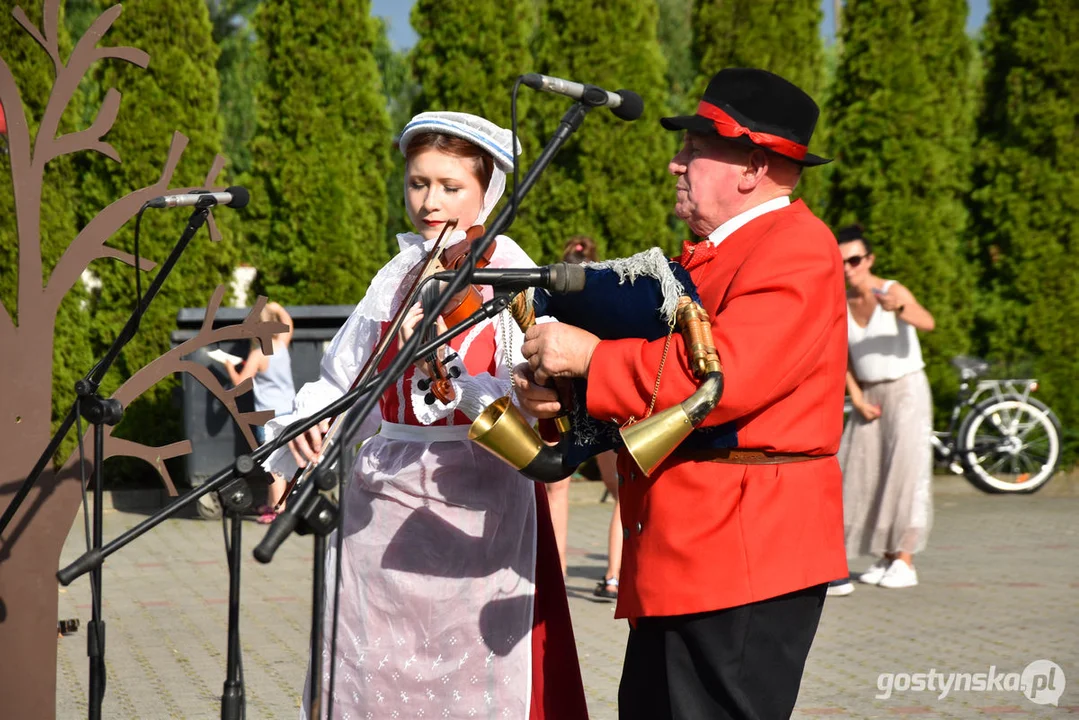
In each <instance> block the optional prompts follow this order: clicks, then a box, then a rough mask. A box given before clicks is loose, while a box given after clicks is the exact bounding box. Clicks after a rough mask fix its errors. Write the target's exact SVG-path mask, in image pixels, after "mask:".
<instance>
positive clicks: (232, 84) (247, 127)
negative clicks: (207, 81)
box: [207, 0, 259, 175]
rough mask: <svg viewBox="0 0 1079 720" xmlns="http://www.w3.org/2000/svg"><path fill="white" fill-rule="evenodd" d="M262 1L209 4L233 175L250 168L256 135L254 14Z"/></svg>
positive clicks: (223, 0) (231, 0)
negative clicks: (218, 52) (251, 19)
mask: <svg viewBox="0 0 1079 720" xmlns="http://www.w3.org/2000/svg"><path fill="white" fill-rule="evenodd" d="M258 2H259V0H207V6H208V7H209V9H210V22H211V23H212V24H213V28H214V34H213V37H214V42H215V43H217V45H218V47H219V48H220V49H221V54H220V56H219V57H218V59H217V73H218V76H219V77H220V78H221V103H220V108H221V116H222V118H223V120H224V128H225V136H224V151H223V152H224V154H225V155H226V156H227V157H228V159H229V162H230V165H231V169H232V171H233V173H234V174H237V175H239V174H242V173H245V172H247V171H248V170H249V169H250V168H251V150H250V148H249V147H248V143H250V141H251V137H252V136H253V135H254V134H255V88H256V87H257V86H258V82H259V66H258V64H257V63H256V61H255V33H254V29H253V28H252V26H251V21H250V18H251V14H252V13H253V12H254V10H255V7H256V6H257V5H258Z"/></svg>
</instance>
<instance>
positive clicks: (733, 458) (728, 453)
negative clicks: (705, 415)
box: [677, 448, 833, 465]
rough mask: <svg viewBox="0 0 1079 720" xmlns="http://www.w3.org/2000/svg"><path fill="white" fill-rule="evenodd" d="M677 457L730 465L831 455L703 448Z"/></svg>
mask: <svg viewBox="0 0 1079 720" xmlns="http://www.w3.org/2000/svg"><path fill="white" fill-rule="evenodd" d="M677 455H678V457H680V458H683V459H685V460H695V461H697V462H717V463H730V464H732V465H783V464H786V463H796V462H808V461H810V460H822V459H824V458H829V457H833V456H832V455H808V454H806V453H784V452H772V451H771V450H743V449H741V448H716V449H705V450H686V451H683V452H679V453H677Z"/></svg>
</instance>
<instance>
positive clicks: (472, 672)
mask: <svg viewBox="0 0 1079 720" xmlns="http://www.w3.org/2000/svg"><path fill="white" fill-rule="evenodd" d="M399 240H400V241H401V246H402V253H401V254H400V255H398V256H397V258H395V259H394V260H392V261H391V262H390V263H389V264H388V265H387V266H386V268H384V269H383V270H382V271H380V273H379V275H378V276H376V278H375V280H373V281H372V290H370V291H369V292H368V296H367V297H365V299H364V301H363V302H361V303H360V305H359V306H357V308H356V310H355V311H354V312H353V314H352V316H351V317H350V318H349V320H348V321H347V322H346V323H345V325H344V326H343V327H342V328H341V330H340V331H339V332H338V334H337V336H336V337H335V338H334V340H333V343H332V344H331V346H330V348H329V349H328V350H327V352H326V354H325V356H324V358H323V360H322V366H321V377H320V379H319V380H318V381H316V382H313V383H309V384H307V385H305V386H304V387H303V388H302V389H301V390H300V392H299V393H298V395H297V398H296V404H295V410H294V412H293V413H292V414H290V415H286V416H282V417H277V418H274V420H272V421H271V422H270V423H269V424H268V425H267V430H268V435H269V436H270V437H274V436H276V435H277V434H278V433H280V431H281V429H282V428H284V427H285V426H287V425H288V424H289V423H290V422H293V421H295V420H296V419H298V418H300V417H306V416H308V415H310V414H312V413H314V412H315V411H317V410H319V409H321V408H323V407H325V406H326V405H327V404H328V403H330V402H332V401H333V400H335V399H337V398H339V397H341V396H342V395H343V394H344V393H345V391H346V390H347V389H348V388H349V387H350V385H351V383H352V381H353V379H354V378H355V377H356V376H357V374H358V373H359V370H360V369H361V367H362V366H363V364H364V362H365V361H366V360H367V358H368V357H369V356H370V355H371V353H372V351H373V348H374V346H375V344H376V342H377V340H378V338H379V335H380V334H381V331H382V328H383V326H384V325H385V324H387V322H386V321H387V320H388V319H389V318H390V317H391V316H392V314H393V313H394V312H396V309H397V307H396V306H397V304H399V303H400V302H401V298H400V296H399V295H393V294H391V295H390V297H386V294H385V288H387V287H400V286H401V285H402V283H404V284H405V286H406V287H407V285H408V282H407V275H408V273H409V272H411V271H412V270H413V269H414V268H415V266H416V264H417V263H418V261H419V259H420V258H422V257H423V255H424V250H425V248H426V249H429V248H430V246H431V242H427V243H423V241H422V238H420V237H419V236H418V235H403V236H399ZM532 266H534V263H532V261H531V260H530V259H529V258H528V256H527V255H526V254H525V253H524V252H523V251H522V250H521V249H520V248H519V247H518V246H517V244H516V243H514V242H513V241H512V240H510V239H509V238H506V237H499V238H498V245H497V247H496V250H495V252H494V255H493V257H492V259H491V267H495V268H497V267H532ZM379 288H381V289H382V293H381V294H378V295H377V296H375V297H372V292H376V291H377V290H378V289H379ZM487 295H488V297H489V291H488V293H487ZM521 343H522V335H521V331H520V330H519V329H518V328H517V327H516V326H515V323H514V322H513V320H512V319H511V318H510V317H509V314H508V313H503V314H502V315H501V316H500V317H498V318H495V319H492V320H488V321H486V322H484V323H483V324H481V325H479V326H477V327H475V328H473V329H472V330H471V331H469V332H467V333H465V334H464V335H463V336H458V338H456V339H455V340H454V341H453V342H452V343H451V347H453V348H454V349H455V350H456V351H457V354H458V355H459V357H458V359H456V360H454V361H453V363H452V364H455V365H456V366H457V367H458V368H459V369H460V370H461V375H460V377H458V378H457V379H455V380H453V384H454V387H455V389H456V394H457V399H456V400H455V401H454V402H452V403H451V404H450V405H443V404H441V403H439V402H437V401H436V402H435V404H433V405H429V404H427V402H425V399H424V396H425V395H426V393H425V392H424V391H423V390H421V389H419V388H418V387H417V381H418V380H420V379H422V376H421V377H416V375H417V371H416V370H415V368H411V369H410V370H409V372H408V373H406V375H405V376H404V377H403V378H401V379H400V380H398V381H397V383H396V384H395V385H394V386H392V387H391V388H390V389H389V390H388V391H387V392H386V393H385V394H384V395H383V397H382V398H381V402H380V404H379V408H378V410H376V412H374V413H372V415H371V417H369V418H368V419H367V421H366V422H365V423H364V424H363V427H362V428H361V431H360V436H359V437H358V438H356V440H357V441H360V440H364V439H366V440H367V441H366V442H365V443H364V444H363V446H362V448H361V449H360V450H359V453H358V456H357V458H356V462H355V465H354V468H353V472H352V476H351V482H349V483H348V486H347V489H346V491H345V496H344V497H343V498H342V503H341V505H342V513H343V515H344V519H343V526H342V527H343V533H344V545H343V548H344V549H343V553H344V558H343V563H342V592H341V599H340V603H341V605H340V614H339V634H338V643H337V658H336V664H337V670H336V687H335V688H334V717H335V718H346V719H350V720H359V719H367V718H371V719H374V718H378V719H380V720H381V719H383V718H520V719H523V718H527V717H528V715H529V702H530V693H531V672H532V666H531V663H532V647H531V637H530V633H531V629H532V624H533V601H534V591H535V586H534V577H535V558H536V523H537V520H536V498H535V487H534V484H533V483H532V482H531V481H530V480H528V479H526V478H524V477H523V476H521V475H520V474H519V473H517V472H516V471H514V470H513V469H512V468H511V467H509V466H508V465H506V464H505V463H503V462H502V461H500V460H498V459H496V458H495V457H493V456H492V455H490V454H489V453H487V452H486V451H485V450H484V449H482V448H481V447H479V446H477V445H475V444H474V443H471V442H470V441H468V440H467V431H468V425H469V422H470V421H469V417H470V416H472V415H474V414H476V413H477V412H478V411H479V410H480V409H482V408H483V407H485V406H486V405H487V404H489V403H490V402H492V401H493V400H495V399H496V398H498V397H501V396H503V395H506V394H507V393H508V392H509V390H510V371H511V369H512V366H513V365H514V364H516V363H517V362H520V361H521V356H520V345H521ZM507 349H508V352H507ZM387 355H393V352H392V351H391V352H390V353H387ZM383 364H384V365H385V364H386V363H385V362H384V363H383ZM376 431H377V434H376ZM368 438H369V439H368ZM267 467H268V468H271V469H273V470H274V471H275V472H278V473H281V474H283V475H285V476H291V475H292V474H293V472H294V471H295V465H294V463H293V461H292V457H291V454H290V453H289V452H288V449H287V448H282V449H281V450H279V451H278V452H276V453H275V454H274V455H273V456H271V458H270V459H269V460H268V461H267ZM334 544H335V538H333V537H331V539H330V542H329V545H330V547H331V551H330V553H328V554H329V558H328V562H327V578H328V581H327V605H328V607H327V608H326V618H327V619H326V625H325V627H326V644H325V649H324V651H323V667H322V673H323V679H324V683H325V684H326V685H327V686H328V684H329V663H328V659H329V652H330V651H329V647H330V645H329V634H330V629H331V627H332V625H331V622H332V617H331V611H332V607H331V606H332V602H333V601H332V598H333V577H332V575H333V568H334V557H333V550H332V548H333V547H334ZM309 671H310V669H309ZM327 691H328V688H327ZM306 697H307V693H306V692H305V693H304V702H305V703H306ZM325 697H326V696H325V695H324V700H323V712H325V704H326V702H327V700H326V699H325ZM302 716H303V717H306V716H307V715H306V711H304V712H303V714H302Z"/></svg>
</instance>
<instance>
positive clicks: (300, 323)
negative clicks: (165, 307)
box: [171, 305, 354, 496]
mask: <svg viewBox="0 0 1079 720" xmlns="http://www.w3.org/2000/svg"><path fill="white" fill-rule="evenodd" d="M353 307H354V306H352V305H297V306H294V307H287V308H285V309H286V310H288V313H289V315H291V316H292V321H293V323H294V324H295V330H294V332H293V334H292V343H291V345H290V346H289V354H290V355H291V356H292V381H293V383H295V385H296V389H297V390H299V389H300V388H301V387H302V386H303V384H304V383H307V382H310V381H312V380H317V379H318V374H319V363H320V362H321V361H322V354H323V352H324V351H325V349H326V347H327V345H329V342H330V341H331V340H332V339H333V337H334V335H336V334H337V331H338V329H340V327H341V326H342V325H344V323H345V320H347V319H348V316H349V315H350V314H351V313H352V310H353ZM250 311H251V310H250V308H221V309H220V310H218V312H217V317H216V318H214V327H224V326H228V325H236V324H239V323H241V322H243V320H244V318H246V317H247V315H248V314H249V313H250ZM205 316H206V309H205V308H184V309H183V310H181V311H180V312H179V313H177V316H176V325H177V329H176V330H174V331H173V333H172V337H171V340H172V346H173V347H176V346H177V345H179V344H180V343H182V342H185V341H187V340H190V339H191V338H193V337H194V336H195V335H197V334H198V332H199V328H201V327H202V321H203V319H204V318H205ZM215 348H220V349H222V350H224V351H225V352H227V353H231V354H233V355H237V356H239V357H242V358H246V357H247V354H248V352H249V350H250V341H249V340H247V339H241V340H235V341H229V342H224V343H219V344H216V345H211V346H208V347H205V348H200V349H198V350H196V351H195V352H194V353H192V354H191V355H189V356H188V359H189V360H192V361H194V362H197V363H199V364H200V365H205V366H206V367H208V368H209V369H210V372H212V373H213V374H214V375H215V376H217V378H218V379H219V380H221V381H222V384H223V385H224V386H225V387H231V385H232V383H231V381H230V380H229V376H228V373H227V372H226V371H225V368H224V367H223V366H222V365H221V364H220V363H217V362H215V361H213V360H211V359H210V358H209V356H208V355H207V352H208V351H210V350H213V349H215ZM181 393H182V395H183V397H182V405H183V412H184V435H185V437H187V439H188V440H190V441H191V453H190V454H189V455H187V456H186V457H185V458H184V460H185V469H184V477H185V478H186V480H187V482H188V483H189V484H190V486H191V487H195V486H197V485H201V484H202V483H204V482H205V481H206V480H208V479H209V478H210V477H211V476H213V475H214V474H215V473H217V472H219V471H221V470H222V469H223V468H225V467H228V466H229V465H231V464H232V462H233V460H234V459H235V458H236V456H237V455H239V454H240V453H243V452H246V451H247V450H248V447H247V443H246V441H245V440H244V438H243V435H242V434H241V433H240V431H239V428H238V427H237V426H236V423H235V422H233V420H232V416H231V415H229V412H228V410H226V409H225V407H224V406H223V405H222V404H221V403H220V402H219V401H218V400H217V398H215V397H214V396H213V395H212V394H211V393H210V391H209V390H207V389H206V388H205V387H203V386H202V383H200V382H199V381H198V380H196V379H195V378H193V377H191V375H189V374H187V373H184V374H183V381H182V386H181ZM237 406H238V407H239V409H240V410H241V411H251V410H253V409H254V396H253V393H250V392H248V393H246V394H244V395H242V396H240V397H239V398H237ZM258 494H259V495H260V496H261V494H262V493H261V491H260V492H259V493H258Z"/></svg>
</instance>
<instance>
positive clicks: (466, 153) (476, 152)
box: [405, 132, 495, 192]
mask: <svg viewBox="0 0 1079 720" xmlns="http://www.w3.org/2000/svg"><path fill="white" fill-rule="evenodd" d="M424 150H438V151H439V152H442V153H445V154H447V155H452V156H453V157H456V158H462V159H466V158H467V159H470V160H472V161H473V165H472V174H473V175H475V176H476V179H477V180H479V183H480V186H481V187H483V191H484V192H487V186H488V185H490V184H491V174H492V173H493V172H494V169H495V159H494V158H493V157H491V154H490V153H489V152H487V151H486V150H484V149H483V148H481V147H480V146H478V145H474V144H472V143H470V142H469V141H468V140H465V139H463V138H459V137H457V136H456V135H445V134H443V133H437V132H426V133H420V134H418V135H416V137H414V138H412V140H411V141H410V142H409V143H408V149H406V150H405V161H406V162H407V161H409V160H411V159H412V157H413V156H414V155H418V154H419V153H421V152H423V151H424Z"/></svg>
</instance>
